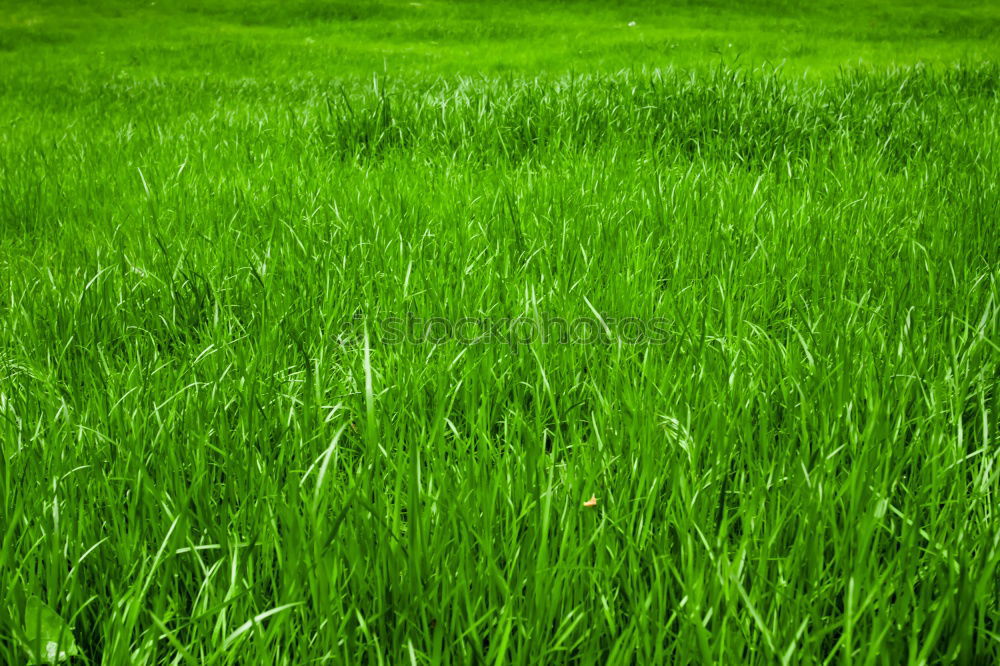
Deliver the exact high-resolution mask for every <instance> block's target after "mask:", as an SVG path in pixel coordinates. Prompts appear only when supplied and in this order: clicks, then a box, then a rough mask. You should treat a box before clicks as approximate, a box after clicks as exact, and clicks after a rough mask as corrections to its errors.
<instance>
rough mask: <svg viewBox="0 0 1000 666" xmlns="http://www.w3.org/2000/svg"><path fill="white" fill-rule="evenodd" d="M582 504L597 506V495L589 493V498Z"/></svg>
mask: <svg viewBox="0 0 1000 666" xmlns="http://www.w3.org/2000/svg"><path fill="white" fill-rule="evenodd" d="M583 505H584V506H597V495H591V496H590V499H589V500H587V501H586V502H584V503H583Z"/></svg>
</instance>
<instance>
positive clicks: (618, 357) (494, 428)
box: [0, 63, 1000, 664]
mask: <svg viewBox="0 0 1000 666" xmlns="http://www.w3.org/2000/svg"><path fill="white" fill-rule="evenodd" d="M997 80H998V77H997V68H996V66H995V65H993V64H989V63H987V64H982V65H966V66H961V67H954V68H949V69H943V68H941V69H934V68H923V69H920V68H917V69H900V70H897V71H892V72H884V73H876V72H862V71H852V70H845V71H844V72H843V73H842V74H841V75H840V76H838V77H836V78H833V79H830V80H826V81H822V82H818V81H806V80H796V79H790V78H788V77H786V76H783V75H781V74H777V73H774V72H770V71H764V70H730V69H717V70H714V71H708V72H702V73H699V74H689V73H682V72H679V71H663V72H631V73H621V74H616V75H601V76H596V75H595V76H575V77H539V78H533V79H526V78H520V77H514V76H510V77H481V78H447V79H440V78H439V79H422V78H419V77H415V76H414V77H409V78H405V77H404V78H399V79H387V80H384V79H380V78H376V79H375V80H368V79H366V80H355V79H350V80H326V79H315V78H314V79H287V80H279V81H272V82H266V83H265V82H261V81H255V80H248V81H244V82H231V81H230V82H218V81H211V80H207V79H205V80H193V79H192V80H186V81H179V80H172V81H169V82H159V81H156V80H136V79H130V78H128V77H125V76H120V77H117V78H115V79H113V80H110V81H96V80H94V79H89V78H85V77H84V78H81V79H79V80H73V81H66V82H62V83H53V82H51V81H47V80H46V81H42V80H40V79H39V80H35V79H30V78H24V79H19V80H16V81H11V80H6V81H4V83H3V86H4V88H3V89H2V92H3V96H4V101H5V103H4V104H2V105H0V231H2V233H0V449H2V451H3V455H4V457H3V460H4V466H3V468H2V470H0V491H2V496H3V498H4V502H3V511H4V517H5V520H4V521H3V523H2V524H3V526H4V527H3V529H2V530H0V538H2V542H0V561H2V562H3V563H4V566H3V567H0V590H2V591H0V596H2V597H3V598H2V599H0V607H5V608H12V609H14V610H13V611H11V613H12V619H11V620H10V621H11V622H19V621H21V620H23V618H20V619H18V618H17V614H18V613H19V612H23V611H21V610H18V609H19V608H23V607H24V606H25V602H24V601H23V599H25V598H27V597H30V596H31V595H35V596H38V597H39V598H41V599H43V600H45V602H46V603H47V604H48V605H49V606H51V607H52V608H53V609H54V610H55V611H56V612H58V613H59V614H60V615H61V616H62V617H63V618H66V619H69V618H73V627H74V636H75V639H76V643H77V645H78V646H79V648H80V650H81V651H82V652H83V653H84V654H85V655H87V656H88V657H89V658H90V659H91V661H93V662H102V663H122V662H124V661H144V662H146V663H173V662H175V661H177V660H179V661H181V662H186V663H247V662H261V663H305V662H308V661H311V660H324V659H326V660H334V661H343V662H346V663H358V662H364V661H372V662H375V661H377V660H378V659H380V658H381V659H383V660H385V661H388V662H389V663H397V662H400V661H409V660H411V659H412V660H415V661H418V662H419V661H423V662H429V663H434V662H436V661H440V660H443V659H444V660H448V659H450V660H451V661H458V662H476V663H478V662H486V661H489V662H492V663H500V662H503V661H509V662H514V663H525V664H528V663H539V662H545V663H563V662H566V663H590V662H601V663H604V662H607V663H636V662H639V663H665V662H668V661H671V660H676V661H682V662H683V661H695V662H698V663H711V662H720V663H744V662H748V663H762V664H763V663H775V662H777V661H782V660H785V661H786V662H787V663H793V662H794V663H822V662H826V661H828V660H830V659H842V660H844V661H845V662H846V661H851V660H863V659H865V658H867V657H869V656H871V657H872V659H875V658H876V655H879V654H881V655H889V657H888V662H887V663H904V662H907V661H911V662H913V663H920V662H921V660H924V661H948V660H953V659H959V660H961V659H973V658H985V659H987V660H989V659H990V658H993V657H996V656H997V655H998V645H997V643H998V641H997V635H996V632H997V623H998V621H1000V609H998V599H997V594H996V585H995V581H996V575H997V563H998V561H1000V548H998V541H997V539H998V534H1000V532H998V530H997V527H996V516H995V509H994V508H993V507H994V506H995V505H996V498H997V492H998V491H1000V482H998V472H997V470H998V469H1000V460H998V459H997V451H998V447H997V444H998V441H997V434H996V432H997V430H996V414H997V410H998V408H1000V395H998V392H997V388H996V387H997V378H998V377H1000V346H998V344H997V340H998V339H1000V317H998V314H997V307H998V303H1000V299H998V297H1000V293H998V284H997V277H998V275H997V271H998V262H1000V251H998V249H1000V243H998V235H997V220H998V219H1000V203H998V201H1000V199H998V186H997V182H998V174H1000V168H998V167H1000V164H998V138H997V137H998V136H1000V132H998V131H997V130H998V119H1000V114H998V107H997V98H996V94H997V83H996V82H997ZM463 318H473V319H475V320H477V321H488V322H497V321H519V322H522V323H523V322H529V323H530V322H543V321H546V320H551V319H552V318H562V319H565V320H569V321H575V320H577V319H580V318H584V319H586V320H587V321H589V322H590V324H591V325H593V326H595V327H597V328H599V329H600V331H601V332H602V335H600V336H599V337H598V338H595V339H594V340H593V341H588V342H580V340H574V341H573V342H572V343H569V344H566V343H563V342H562V341H560V340H559V339H558V338H556V339H541V338H539V337H537V336H536V337H531V336H530V335H529V336H525V335H523V332H524V329H520V331H521V334H517V335H497V336H494V337H493V338H491V339H489V340H487V341H480V342H479V343H477V344H471V343H469V342H468V341H465V340H463V339H460V338H459V337H457V336H445V337H443V338H442V339H440V340H438V339H435V338H434V337H433V336H427V335H423V336H413V337H409V338H406V339H398V338H392V339H391V340H392V341H390V336H389V335H388V334H389V333H390V331H387V330H386V327H387V325H388V322H400V321H402V322H405V321H413V320H419V321H420V322H428V321H431V320H434V321H439V322H447V323H451V324H454V323H455V322H458V321H461V320H462V319H463ZM629 319H635V320H638V321H641V322H646V323H649V322H656V325H657V326H658V327H660V328H658V329H657V330H658V334H659V335H660V336H661V337H659V338H658V339H657V341H656V343H655V344H653V343H651V342H649V341H647V340H644V339H641V340H638V341H636V340H628V339H626V336H624V335H623V334H622V331H623V329H621V328H619V325H620V322H622V321H625V320H629ZM19 599H21V600H22V601H20V602H19V601H18V600H19ZM19 604H20V605H19ZM20 659H21V648H20V647H19V646H18V645H17V644H15V643H14V642H13V639H10V638H7V634H4V633H3V632H0V660H5V661H10V662H15V661H17V660H20Z"/></svg>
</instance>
